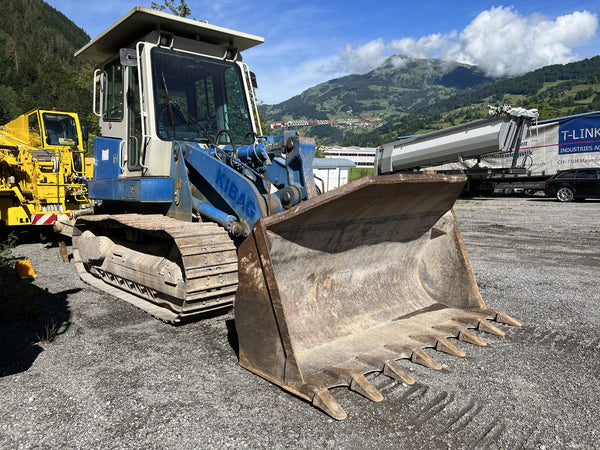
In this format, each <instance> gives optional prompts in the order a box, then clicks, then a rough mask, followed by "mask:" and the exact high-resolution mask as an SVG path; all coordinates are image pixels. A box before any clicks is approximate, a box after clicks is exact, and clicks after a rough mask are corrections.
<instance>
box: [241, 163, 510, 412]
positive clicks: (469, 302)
mask: <svg viewBox="0 0 600 450" xmlns="http://www.w3.org/2000/svg"><path fill="white" fill-rule="evenodd" d="M464 181H465V178H464V177H462V176H445V175H436V174H426V175H421V174H394V175H389V176H377V177H373V176H372V177H365V178H361V179H359V180H357V181H355V182H352V183H350V184H347V185H345V186H342V187H341V188H338V189H336V190H334V191H330V192H327V193H325V194H323V195H320V196H318V197H316V198H313V199H311V200H308V201H306V202H304V203H302V204H300V205H298V206H296V207H293V208H292V209H290V210H288V211H285V212H283V213H280V214H276V215H273V216H270V217H266V218H263V219H261V220H260V221H258V223H257V224H256V225H255V227H254V229H253V232H252V234H251V235H250V236H249V237H248V238H247V239H246V240H245V241H244V242H243V244H242V245H241V247H240V249H239V255H238V256H239V287H238V292H237V295H236V299H235V309H234V311H235V323H236V328H237V333H238V338H239V359H240V364H241V365H242V366H243V367H245V368H247V369H249V370H251V371H252V372H255V373H256V374H258V375H260V376H262V377H264V378H266V379H267V380H270V381H271V382H273V383H275V384H277V385H279V386H281V387H283V388H284V389H286V390H288V391H290V392H292V393H294V394H296V395H298V396H300V397H302V398H304V399H306V400H308V401H310V402H312V404H313V405H314V406H316V407H318V408H320V409H322V410H323V411H324V412H326V413H327V414H329V415H330V416H332V417H333V418H335V419H344V418H345V417H346V413H345V412H344V410H343V409H342V407H341V406H340V405H339V404H338V403H337V402H336V401H335V400H334V398H333V396H332V395H331V393H330V392H329V391H328V389H329V388H332V387H336V386H349V387H350V389H351V390H353V391H357V392H359V393H360V394H362V395H364V396H365V397H367V398H369V399H371V400H374V401H381V400H382V399H383V397H382V395H381V393H380V392H378V390H377V389H376V388H375V387H374V386H373V385H372V384H371V383H370V382H369V381H368V380H367V378H366V377H365V374H368V373H370V372H383V373H384V374H385V375H387V376H390V377H393V378H395V379H398V380H401V381H402V382H404V383H407V384H411V383H414V379H412V378H411V377H410V376H409V375H408V374H407V373H405V372H403V371H402V369H401V368H400V366H399V365H398V364H397V363H396V360H399V359H403V358H407V359H410V360H411V361H412V362H416V363H419V364H423V365H426V366H428V367H430V368H433V369H438V370H440V369H441V365H440V364H439V363H437V362H436V361H435V360H434V359H433V358H431V357H430V356H429V355H428V354H427V353H426V352H425V351H424V350H422V348H423V347H433V348H435V349H436V350H439V351H444V352H446V353H450V354H453V355H455V356H464V355H465V353H464V352H463V351H462V350H461V349H460V348H458V347H457V346H456V345H454V344H453V343H452V342H451V341H449V340H448V339H447V338H448V337H453V338H458V339H460V340H464V341H468V342H470V343H472V344H476V345H485V341H483V340H482V339H481V338H480V337H479V336H478V335H476V334H474V333H472V332H471V331H468V330H467V329H468V328H476V329H479V330H480V331H487V332H490V333H493V334H499V335H503V334H504V332H503V331H502V330H501V329H500V328H498V327H495V326H494V325H492V324H491V323H490V322H488V320H496V321H499V322H503V323H508V324H512V325H520V324H519V323H518V322H517V321H516V320H514V319H512V318H511V317H509V316H507V315H506V314H504V313H501V312H498V311H494V310H490V309H488V308H487V307H486V305H485V303H484V301H483V299H482V297H481V295H480V293H479V290H478V288H477V283H476V281H475V276H474V274H473V271H472V269H471V264H470V261H469V257H468V255H467V252H466V249H465V245H464V242H463V239H462V236H461V233H460V231H459V229H458V225H457V222H456V218H455V216H454V213H453V211H452V206H453V204H454V202H455V200H456V198H457V197H458V195H459V193H460V191H461V188H462V186H463V184H464Z"/></svg>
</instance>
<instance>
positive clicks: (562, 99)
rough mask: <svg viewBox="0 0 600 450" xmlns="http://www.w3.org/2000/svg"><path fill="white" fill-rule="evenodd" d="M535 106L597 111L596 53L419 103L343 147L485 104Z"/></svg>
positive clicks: (452, 120) (429, 125) (436, 125)
mask: <svg viewBox="0 0 600 450" xmlns="http://www.w3.org/2000/svg"><path fill="white" fill-rule="evenodd" d="M490 104H491V105H499V104H510V105H513V106H521V107H524V108H528V109H531V108H537V109H538V110H539V112H540V117H539V119H540V120H544V119H551V118H554V117H561V116H567V115H572V114H580V113H584V112H589V111H597V110H600V56H595V57H593V58H589V59H584V60H582V61H577V62H573V63H568V64H555V65H551V66H546V67H542V68H540V69H537V70H534V71H532V72H529V73H526V74H525V75H521V76H517V77H512V78H507V79H504V80H499V81H497V82H495V83H490V84H487V85H485V86H482V87H480V88H477V89H471V90H468V91H464V92H462V93H458V94H456V95H454V96H452V97H449V98H446V99H442V100H439V101H438V102H435V103H434V104H431V105H427V106H423V107H417V108H414V109H413V110H412V111H411V114H410V115H407V116H404V117H402V118H400V119H399V120H396V121H391V120H390V121H387V122H386V123H385V124H383V126H381V127H380V128H378V129H377V130H375V131H371V132H369V133H363V134H360V135H358V134H356V133H354V134H347V135H345V136H343V137H342V140H341V142H342V143H343V144H344V145H358V146H375V145H378V144H381V143H385V142H390V141H393V140H395V139H396V138H397V137H398V136H403V135H411V134H417V133H426V132H428V131H433V130H437V129H440V128H445V127H448V126H452V125H458V124H460V123H463V122H468V121H471V120H476V119H480V118H483V117H487V115H488V113H487V111H488V108H487V106H488V105H490Z"/></svg>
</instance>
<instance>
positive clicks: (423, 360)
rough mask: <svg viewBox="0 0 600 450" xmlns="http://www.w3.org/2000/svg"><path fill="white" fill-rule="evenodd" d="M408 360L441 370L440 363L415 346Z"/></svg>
mask: <svg viewBox="0 0 600 450" xmlns="http://www.w3.org/2000/svg"><path fill="white" fill-rule="evenodd" d="M410 360H411V361H412V362H414V363H417V364H421V365H422V366H425V367H429V368H430V369H433V370H442V365H441V364H440V363H439V362H437V361H436V360H435V359H433V358H432V357H431V356H429V355H428V354H427V353H425V350H423V349H421V348H416V349H414V350H413V353H412V356H411V357H410Z"/></svg>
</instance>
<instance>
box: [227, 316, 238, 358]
mask: <svg viewBox="0 0 600 450" xmlns="http://www.w3.org/2000/svg"><path fill="white" fill-rule="evenodd" d="M225 325H226V326H227V341H228V342H229V345H230V346H231V348H232V349H233V351H234V352H235V356H236V357H237V358H238V359H239V358H240V343H239V341H238V335H237V330H236V329H235V320H233V319H229V320H226V321H225Z"/></svg>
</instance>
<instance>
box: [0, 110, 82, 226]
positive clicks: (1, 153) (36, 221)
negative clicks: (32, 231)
mask: <svg viewBox="0 0 600 450" xmlns="http://www.w3.org/2000/svg"><path fill="white" fill-rule="evenodd" d="M83 137H84V136H83V135H82V128H81V126H80V124H79V117H78V115H77V114H76V113H71V112H63V111H54V110H44V109H39V108H38V109H34V110H32V111H30V112H28V113H26V114H23V115H21V116H19V117H17V118H16V119H14V120H12V121H11V122H9V123H7V124H6V125H4V126H0V223H1V224H2V225H3V226H5V227H10V228H13V227H18V226H30V225H35V226H37V227H38V228H39V229H40V234H42V235H47V234H48V233H49V232H51V231H52V225H53V224H54V223H55V222H56V221H57V220H58V219H59V218H61V217H62V218H65V219H67V218H69V217H71V216H74V215H76V214H78V213H79V212H80V211H84V210H89V208H88V207H89V206H90V201H89V197H88V195H87V187H86V176H85V166H84V157H83Z"/></svg>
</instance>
